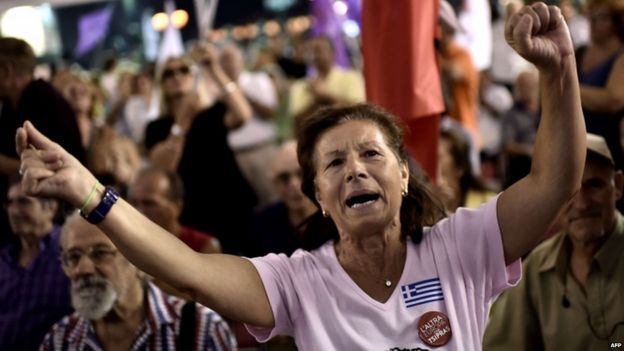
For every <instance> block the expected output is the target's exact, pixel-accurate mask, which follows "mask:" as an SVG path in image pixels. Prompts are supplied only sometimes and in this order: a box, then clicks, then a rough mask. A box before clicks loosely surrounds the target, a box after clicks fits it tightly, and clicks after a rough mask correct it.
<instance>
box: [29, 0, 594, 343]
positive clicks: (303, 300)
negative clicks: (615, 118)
mask: <svg viewBox="0 0 624 351" xmlns="http://www.w3.org/2000/svg"><path fill="white" fill-rule="evenodd" d="M506 35H507V39H508V42H509V43H510V44H511V45H512V47H513V48H514V49H515V50H516V51H517V52H518V53H519V54H520V55H522V56H523V57H525V58H526V59H527V60H529V61H531V62H533V63H534V64H535V65H536V66H537V67H538V69H539V71H540V82H541V94H542V122H541V125H540V129H539V132H538V137H537V141H536V145H535V156H534V160H533V167H532V169H531V173H530V174H529V175H528V176H527V177H526V178H524V179H522V180H521V181H519V182H518V183H516V184H515V185H513V186H512V187H510V188H509V189H507V190H506V191H505V192H504V193H502V194H500V195H499V196H498V197H496V198H495V199H493V200H491V201H490V202H488V203H486V204H485V205H484V206H482V207H481V208H480V209H478V210H464V209H460V210H458V211H457V212H456V213H455V214H454V215H452V216H450V217H449V218H447V219H444V220H441V221H440V222H438V223H436V224H435V225H433V226H432V227H426V226H427V225H431V224H433V223H432V222H433V221H434V220H435V219H436V217H437V216H436V213H439V211H438V210H437V209H436V207H435V204H434V203H433V201H432V200H431V198H430V197H428V195H427V193H426V191H424V187H423V186H422V185H421V184H419V183H418V182H417V181H416V180H415V178H414V177H413V175H412V174H411V172H410V170H409V167H408V161H407V156H406V154H405V152H404V150H403V147H402V145H401V143H400V140H401V136H400V130H399V128H398V127H397V126H396V124H394V122H393V119H392V117H391V116H389V115H388V114H386V113H385V112H382V111H380V110H378V109H376V108H373V107H371V106H368V105H357V106H351V107H344V108H330V109H326V110H322V111H319V112H318V114H316V115H315V116H313V117H310V119H309V120H307V121H304V123H303V129H302V130H301V131H300V132H299V137H300V140H299V147H298V157H299V160H300V163H301V167H302V189H303V191H304V192H305V193H306V195H308V196H309V197H310V198H311V199H312V200H313V201H315V202H316V204H317V205H318V206H319V208H320V213H319V214H317V215H315V216H314V217H313V218H312V219H311V221H310V222H308V224H307V226H306V229H305V230H306V233H307V235H306V238H307V239H315V240H312V242H311V245H313V246H312V248H313V247H317V248H316V249H313V250H311V251H305V250H299V251H297V252H296V253H294V254H293V255H292V256H291V257H286V256H284V255H268V256H266V257H263V258H256V259H252V260H248V259H244V258H240V257H235V256H228V255H218V254H212V255H202V254H198V253H195V252H193V251H192V250H190V249H189V248H188V247H186V246H185V245H184V244H182V243H181V242H180V241H179V240H177V239H176V238H175V237H174V236H172V235H169V234H168V233H166V232H165V231H164V230H163V229H161V228H160V227H158V226H156V225H155V224H153V223H152V222H150V221H148V220H147V219H146V218H144V217H143V216H142V215H141V214H140V213H139V212H137V211H136V210H135V209H134V208H132V207H131V206H130V205H129V204H128V203H127V202H125V201H124V200H121V199H119V200H118V199H117V197H116V196H115V193H114V191H112V190H111V189H105V188H103V187H102V186H100V185H98V184H97V182H96V180H95V178H94V177H93V175H91V174H90V173H89V172H88V171H87V170H86V169H85V168H84V167H82V166H81V165H80V164H79V163H78V161H76V159H74V158H73V157H72V156H71V155H69V154H68V153H67V152H65V151H64V150H63V149H62V148H60V146H58V145H57V144H55V143H52V142H51V141H50V140H48V139H47V138H46V137H45V136H43V135H41V134H40V133H39V132H38V131H37V130H36V129H35V128H34V127H33V126H32V125H31V124H30V123H26V124H25V125H24V127H23V128H20V129H19V130H18V134H17V145H18V149H19V150H18V151H19V152H20V154H21V159H22V164H21V173H22V174H23V177H24V179H23V186H24V189H26V191H27V192H28V193H29V194H31V195H40V196H55V197H60V198H63V199H65V200H67V201H69V202H70V203H72V204H74V205H76V206H77V207H80V208H81V212H82V213H83V215H84V216H85V218H86V219H87V220H88V221H90V222H92V223H94V224H98V226H99V227H100V229H102V230H103V231H104V232H105V233H107V235H109V236H110V238H111V239H112V240H113V241H114V243H115V244H116V245H117V247H118V248H119V250H120V251H121V252H122V253H123V254H124V255H125V256H126V257H127V258H128V259H129V260H130V261H131V262H133V263H134V264H135V265H137V266H138V267H139V268H141V269H142V270H144V271H146V272H147V273H149V274H151V275H153V276H155V277H158V278H160V279H162V280H163V281H166V282H168V283H170V284H172V285H173V286H176V287H179V288H180V289H182V290H185V291H186V292H188V293H189V294H190V295H191V296H193V297H194V298H196V299H197V300H198V301H200V302H201V303H203V304H205V305H206V306H209V307H211V308H213V309H214V310H216V311H217V312H219V313H221V314H222V315H224V316H226V317H229V318H230V319H232V320H238V321H242V322H245V323H247V324H248V325H250V326H253V327H249V329H250V331H251V332H252V333H253V334H254V335H255V336H256V338H258V339H259V340H265V339H268V338H271V337H272V336H273V335H276V334H290V335H294V336H295V339H296V341H297V344H298V346H299V348H300V349H301V350H336V349H340V350H359V349H372V350H391V349H392V350H403V349H410V350H414V349H416V350H424V349H430V348H433V347H440V346H442V347H444V348H446V349H463V350H474V349H480V347H481V336H482V332H483V328H484V325H485V320H486V316H487V307H488V303H489V302H490V299H491V298H492V297H493V296H495V295H496V294H497V293H498V292H500V291H501V290H502V289H504V288H505V287H506V286H508V285H510V284H513V283H514V282H515V281H516V280H517V279H518V278H519V273H520V272H519V262H518V260H519V258H520V257H521V256H522V255H523V254H525V253H527V252H528V251H529V250H530V249H531V248H533V247H534V246H535V244H536V242H537V241H538V240H539V239H540V237H541V236H542V233H543V232H545V231H546V229H547V228H548V226H549V224H550V223H551V221H552V220H553V219H554V217H555V215H556V213H557V211H558V210H559V208H560V207H561V206H562V205H563V204H564V203H565V201H566V200H567V199H569V198H570V197H571V196H572V194H574V192H575V191H577V189H578V187H579V184H580V178H581V173H582V168H583V167H582V165H583V158H584V155H585V150H586V149H585V130H584V125H583V119H582V115H581V107H580V100H579V87H578V82H577V76H576V68H575V62H574V55H573V49H572V43H571V41H570V37H569V34H568V31H567V27H566V25H565V22H564V21H563V19H562V17H561V14H560V12H559V10H558V9H557V8H556V7H552V6H550V7H548V6H546V5H544V4H543V3H537V4H533V5H531V6H527V7H524V8H523V9H521V10H520V11H519V12H518V13H516V14H515V15H513V16H511V17H510V18H509V20H508V22H507V31H506ZM414 137H417V136H414ZM432 152H435V150H433V151H432ZM206 157H207V162H210V153H207V156H206ZM94 184H95V185H94ZM85 199H86V200H85ZM207 201H208V199H207ZM206 215H207V216H209V215H210V213H206Z"/></svg>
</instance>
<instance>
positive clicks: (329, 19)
mask: <svg viewBox="0 0 624 351" xmlns="http://www.w3.org/2000/svg"><path fill="white" fill-rule="evenodd" d="M311 5H312V15H313V16H314V19H315V22H314V26H313V27H312V33H313V34H314V35H325V36H327V37H329V39H331V41H332V42H333V44H334V49H335V58H336V64H338V65H339V66H343V67H349V66H350V64H349V58H348V57H347V46H346V45H345V42H344V39H343V34H342V23H343V22H344V18H340V17H339V16H338V15H336V12H334V7H333V1H331V0H315V1H313V2H312V4H311ZM341 17H342V16H341Z"/></svg>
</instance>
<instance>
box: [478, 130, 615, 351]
mask: <svg viewBox="0 0 624 351" xmlns="http://www.w3.org/2000/svg"><path fill="white" fill-rule="evenodd" d="M623 185H624V175H622V172H621V171H619V170H617V169H616V168H615V166H614V162H613V157H612V156H611V152H610V151H609V149H608V147H607V144H606V142H605V140H604V139H603V138H602V137H600V136H597V135H593V134H588V136H587V159H586V161H585V170H584V173H583V179H582V183H581V190H580V191H579V192H578V193H577V194H576V195H575V196H574V197H573V198H572V199H570V201H569V202H568V204H567V205H566V206H565V207H564V209H563V212H562V214H561V217H560V219H561V225H562V227H563V230H562V232H561V233H560V234H558V235H556V236H555V237H553V238H551V239H549V240H547V241H546V242H544V243H542V244H541V245H540V246H538V247H537V248H536V249H535V250H534V251H533V252H532V253H531V254H530V255H529V256H528V258H527V259H526V261H525V263H524V271H525V273H524V278H523V279H522V280H521V281H520V283H519V284H518V286H516V287H515V288H512V289H509V290H508V291H506V292H505V293H503V295H501V297H500V298H499V299H498V301H497V302H496V303H495V304H494V306H493V309H492V315H491V318H490V321H489V324H488V327H487V329H486V332H485V337H484V344H483V350H486V351H489V350H545V351H549V350H607V349H609V348H610V347H611V346H612V345H614V346H615V345H620V346H621V345H622V343H624V299H623V298H622V293H623V289H624V259H623V258H622V251H624V217H623V216H622V214H620V213H619V212H618V211H617V210H616V208H615V203H616V201H617V200H618V199H619V198H620V197H621V196H622V186H623Z"/></svg>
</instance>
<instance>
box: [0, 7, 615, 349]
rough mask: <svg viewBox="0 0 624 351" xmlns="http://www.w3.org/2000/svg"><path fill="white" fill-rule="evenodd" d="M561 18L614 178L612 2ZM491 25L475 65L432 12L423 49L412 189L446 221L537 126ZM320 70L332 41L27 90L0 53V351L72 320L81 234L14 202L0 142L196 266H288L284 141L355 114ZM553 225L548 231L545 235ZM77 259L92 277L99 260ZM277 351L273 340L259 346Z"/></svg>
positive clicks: (67, 77) (116, 70)
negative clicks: (61, 159)
mask: <svg viewBox="0 0 624 351" xmlns="http://www.w3.org/2000/svg"><path fill="white" fill-rule="evenodd" d="M447 5H448V4H447ZM578 5H579V4H578V2H576V1H571V0H561V2H560V7H561V9H562V12H563V15H564V17H565V19H566V21H567V23H568V26H569V28H570V33H571V37H572V40H573V43H574V46H575V49H576V55H577V56H576V58H577V66H578V73H579V80H580V83H581V100H582V106H583V110H584V115H585V121H586V126H587V130H588V132H590V133H593V134H597V135H600V136H602V137H604V139H605V140H606V143H607V144H608V146H609V149H610V154H611V155H612V160H613V163H614V165H615V167H616V169H621V168H622V162H624V123H622V118H621V117H622V116H624V89H622V86H624V2H622V1H619V0H588V1H587V3H586V4H585V5H586V6H578ZM511 6H513V5H511ZM457 9H458V10H461V7H458V8H457ZM493 10H494V11H493V13H492V22H491V29H492V52H493V56H492V58H491V60H492V63H491V65H490V66H489V67H486V68H479V67H478V65H477V64H476V63H475V58H474V57H473V55H472V54H471V52H470V50H469V49H467V48H466V47H465V46H462V44H461V42H460V41H459V40H457V37H458V33H459V34H461V33H462V32H463V31H464V28H462V27H461V25H458V24H457V23H456V22H454V21H449V20H448V18H449V16H450V17H451V18H452V17H454V14H452V12H453V11H455V10H454V9H453V8H452V7H451V6H442V8H441V10H440V33H441V36H440V38H439V42H438V45H437V48H438V55H439V63H440V73H441V78H442V86H443V95H444V101H445V106H446V111H445V112H444V114H443V118H442V128H441V131H442V132H441V135H440V142H439V148H438V150H437V154H438V171H437V174H436V175H435V176H434V175H426V174H424V173H423V177H427V176H429V177H430V179H429V183H430V184H431V187H432V189H433V191H434V192H435V193H437V195H438V196H439V197H440V199H441V200H442V202H443V203H444V205H445V206H446V209H447V211H448V212H449V213H452V212H454V211H455V210H456V209H457V208H459V207H478V206H479V205H481V204H482V203H484V202H485V201H486V200H487V199H489V198H491V197H492V196H495V195H496V194H497V193H498V192H499V191H501V190H503V189H505V188H507V187H508V186H510V185H511V184H513V183H514V182H516V181H517V180H519V179H521V178H522V177H524V176H525V175H526V174H528V172H529V170H530V167H531V159H532V151H533V146H534V142H535V138H536V131H537V125H538V123H539V115H540V101H539V94H538V93H539V89H540V82H539V80H538V73H537V70H536V69H535V68H534V67H532V66H531V65H530V64H528V63H527V62H526V61H524V60H523V59H522V58H521V57H519V56H518V55H517V54H515V52H513V50H511V49H510V48H509V47H508V46H507V44H506V43H505V40H504V17H505V14H504V13H502V12H504V11H501V13H498V11H497V10H498V8H497V7H494V8H493ZM334 57H335V52H334V47H333V44H332V41H331V40H330V39H329V38H327V37H323V36H316V37H305V36H302V37H296V38H288V37H275V38H270V39H269V40H268V41H267V43H266V45H265V46H264V47H262V48H260V49H257V48H254V50H247V48H246V47H244V46H242V45H240V44H238V43H236V42H212V43H208V42H206V43H202V44H196V45H194V46H193V47H191V48H189V50H188V52H187V54H185V55H183V56H180V57H170V58H168V59H167V60H166V61H165V62H164V63H163V64H162V65H160V66H158V65H156V64H154V63H149V62H146V63H140V64H135V65H131V66H128V65H124V63H123V62H118V61H117V60H116V59H115V58H110V59H108V60H106V62H105V64H104V65H103V66H102V67H101V68H98V69H93V70H89V71H87V70H82V69H79V68H76V67H75V66H68V68H64V69H59V70H57V71H56V72H54V74H53V75H52V76H51V77H49V79H47V80H44V79H38V78H35V77H33V75H32V72H33V70H34V68H35V65H36V59H35V57H34V55H33V53H32V49H30V48H29V47H28V44H26V43H25V42H23V41H21V40H18V39H13V38H0V97H1V98H2V99H3V100H2V104H1V105H0V106H1V110H0V135H1V136H0V199H1V200H2V203H3V204H4V206H3V208H2V211H1V213H0V244H1V247H2V249H1V251H0V349H2V350H5V349H6V350H9V349H10V350H19V349H24V350H34V349H37V347H38V345H39V344H40V343H41V341H42V340H43V338H44V336H45V335H46V334H47V333H48V331H49V329H50V328H51V327H52V325H53V324H54V323H56V322H57V321H59V320H61V318H62V317H64V316H66V315H68V314H70V313H72V310H77V311H78V307H77V305H76V303H75V301H78V300H79V298H78V297H77V296H82V295H81V293H80V289H78V288H76V287H77V286H78V285H79V284H78V283H76V282H77V281H78V282H79V281H80V280H79V279H78V278H79V276H80V274H77V272H78V270H79V269H80V267H81V266H82V264H81V263H80V262H82V261H81V259H80V255H78V256H76V255H74V256H72V255H71V251H69V254H68V252H66V251H64V249H63V248H67V247H69V246H68V245H70V243H72V242H73V241H76V240H78V239H77V238H76V236H75V235H72V232H75V231H76V230H77V229H76V228H77V227H79V226H81V225H82V224H80V223H76V222H77V221H75V220H72V217H71V216H72V215H71V212H72V211H73V209H71V208H68V206H67V205H66V204H63V203H58V202H57V201H56V200H51V199H37V198H30V197H28V196H26V195H24V194H23V193H22V191H21V189H20V187H19V186H18V181H19V178H18V169H19V160H18V158H17V154H16V151H15V141H14V140H15V139H14V134H15V130H16V128H17V127H18V126H19V125H21V124H22V123H23V121H24V120H26V119H27V120H30V121H31V122H32V123H33V124H34V125H35V126H37V128H38V129H40V130H41V131H42V132H44V133H45V134H46V135H48V136H49V137H50V138H51V139H53V140H54V141H55V142H57V143H59V144H61V145H62V146H63V147H64V148H66V149H67V150H68V151H70V152H71V153H72V154H73V155H74V156H75V157H76V158H78V159H79V160H81V161H82V162H83V163H84V164H86V165H87V166H88V168H89V169H90V170H91V171H92V172H93V173H94V174H96V175H97V177H98V179H99V181H100V183H101V184H104V185H111V186H114V187H116V188H117V189H118V191H119V192H120V194H122V196H124V197H125V198H126V199H127V200H128V201H129V202H130V203H131V204H132V205H133V206H135V207H136V208H137V209H138V210H139V211H140V212H142V213H143V214H144V215H145V216H147V217H148V218H150V219H151V220H152V221H154V222H155V223H157V224H158V225H160V226H162V227H163V228H165V229H166V230H167V231H169V232H171V233H172V234H173V235H176V236H178V237H179V238H180V239H181V240H182V241H184V242H185V243H186V244H187V245H189V246H190V247H191V248H193V249H195V250H196V251H199V252H205V253H215V252H224V253H229V254H234V255H244V256H247V257H254V256H260V255H266V254H268V253H284V254H287V255H290V254H292V253H293V252H294V251H295V250H296V249H298V248H300V247H302V245H304V243H303V242H302V240H301V238H300V237H299V236H298V233H297V227H298V226H299V225H300V224H301V223H303V222H304V221H305V219H306V218H307V217H308V216H310V215H311V214H313V213H315V212H316V211H317V208H316V207H315V206H314V204H313V203H312V201H310V200H309V199H308V198H306V196H305V195H303V193H302V192H301V189H300V187H301V172H300V169H299V164H298V161H297V155H296V145H297V144H296V143H297V141H296V140H294V139H293V135H294V132H293V131H294V129H295V128H297V125H298V124H299V123H300V122H301V121H302V120H305V118H307V116H310V115H311V114H312V113H314V112H315V111H317V110H318V109H319V108H321V107H323V106H330V105H336V104H353V103H357V102H363V101H365V100H366V96H365V85H364V84H365V82H364V79H363V75H362V72H361V71H360V70H359V69H358V68H345V67H341V66H339V65H337V64H336V62H335V59H334ZM128 67H132V68H128ZM135 67H140V68H138V69H137V68H135ZM432 69H434V68H432ZM415 137H417V135H416V136H415ZM432 152H436V151H435V150H432ZM414 164H415V167H418V164H417V162H415V163H414ZM553 166H554V167H556V165H553ZM618 208H621V207H619V206H618ZM66 216H70V217H69V219H68V220H67V222H66V223H65V220H64V218H65V217H66ZM560 227H561V225H557V224H555V225H554V228H553V231H552V232H553V233H555V232H556V231H557V230H558V228H560ZM82 230H83V231H89V230H88V229H85V228H82ZM93 235H94V236H97V233H95V234H93ZM61 237H63V238H64V239H62V238H61ZM72 240H73V241H72ZM94 250H97V249H94ZM82 254H85V255H88V256H89V257H90V258H91V260H92V261H93V263H94V264H95V265H97V263H98V262H100V261H101V262H104V261H105V260H106V259H107V257H109V256H112V255H114V252H109V251H106V250H105V249H102V250H100V252H98V251H92V252H89V253H82ZM59 256H61V257H62V258H63V259H62V260H61V262H59V260H58V257H59ZM120 264H121V263H120ZM126 265H129V263H127V262H126ZM73 268H75V270H72V269H73ZM85 269H86V268H85ZM123 269H129V268H127V267H126V266H124V268H123ZM119 270H122V269H121V268H119ZM96 271H97V270H96ZM68 272H72V273H71V274H70V273H68ZM124 272H125V271H124ZM620 273H621V272H620ZM85 274H86V273H85ZM102 274H103V275H104V276H106V275H107V274H110V275H111V276H113V275H114V274H115V272H112V273H102ZM120 274H121V273H120ZM124 274H126V276H127V277H130V276H132V277H135V276H139V277H140V279H141V281H144V280H145V281H149V282H150V283H149V284H150V285H148V288H146V291H148V292H153V294H151V295H150V299H153V301H152V300H150V301H152V303H153V304H156V305H159V306H160V305H162V306H161V307H162V308H171V309H174V310H175V309H176V308H177V309H178V310H179V311H181V309H182V308H183V305H184V306H186V305H185V304H184V303H183V302H180V301H182V300H175V301H174V300H167V299H168V297H167V296H169V295H171V296H178V297H179V298H181V299H186V298H191V297H189V296H186V295H185V292H184V291H179V290H176V289H175V288H173V287H171V286H167V285H166V284H164V283H161V282H159V281H154V280H152V279H150V278H149V277H143V276H141V274H140V272H134V271H132V272H130V273H128V272H125V273H124ZM70 280H71V284H70V282H69V281H70ZM131 280H132V279H130V282H129V281H128V279H125V280H124V279H122V278H121V277H119V276H115V277H114V278H112V281H113V287H114V288H113V289H115V288H117V289H120V290H121V289H130V288H129V286H131V285H132V284H138V283H137V282H131ZM216 283H217V284H218V282H216ZM152 284H153V285H152ZM70 285H71V288H70ZM16 291H19V293H18V294H16ZM118 294H119V296H125V295H123V293H120V292H119V291H118ZM160 294H165V295H162V296H161V295H160ZM155 301H156V302H155ZM113 303H114V302H111V304H113ZM78 305H80V303H78ZM171 306H173V307H171ZM196 313H199V314H201V315H202V316H204V319H205V320H204V319H202V321H204V322H203V323H214V324H215V325H216V326H217V327H215V328H216V329H217V332H215V334H211V337H214V338H215V339H218V338H221V339H228V338H232V337H234V338H236V339H237V341H238V345H239V346H241V347H256V346H257V345H256V344H255V343H254V342H253V341H252V340H251V339H250V337H249V336H248V335H247V334H246V332H245V331H244V329H243V328H242V326H241V325H237V324H236V323H231V324H230V328H231V330H230V329H227V327H224V328H221V327H220V323H223V321H220V319H218V318H217V317H215V316H212V315H210V313H212V312H210V311H207V310H203V309H202V308H201V306H199V305H198V307H197V311H196ZM87 315H88V313H87ZM183 315H184V313H183V312H180V313H179V317H180V319H183ZM35 316H36V318H35ZM94 316H95V317H93V318H94V319H97V318H102V316H101V315H98V314H97V313H96V314H94ZM96 317H97V318H96ZM87 319H88V318H87ZM26 321H27V322H26ZM178 322H180V321H178ZM72 323H81V322H80V320H79V319H75V320H74V319H72V318H69V319H64V320H63V322H61V325H60V326H59V325H57V326H55V328H69V326H72V327H73V324H72ZM215 328H213V329H215ZM220 328H221V329H220ZM59 330H62V329H56V334H59V333H61V332H60V331H59ZM230 333H231V334H230ZM56 334H52V335H48V336H47V337H46V343H47V344H46V343H44V345H43V346H42V347H43V348H44V349H56V348H55V347H56V346H55V343H59V342H60V341H58V340H55V339H53V338H54V335H56ZM165 334H166V333H164V332H163V335H165ZM59 335H60V334H59ZM110 335H113V334H110ZM232 335H233V336H232ZM57 336H58V335H57ZM51 338H52V339H51ZM620 341H622V340H620ZM100 342H103V341H101V340H100ZM163 342H164V341H163ZM226 344H229V345H230V346H231V345H235V344H236V341H232V342H231V343H228V342H224V343H223V345H226ZM46 345H47V346H46ZM289 345H290V344H289V342H288V340H277V341H274V342H273V345H272V346H271V347H272V349H273V348H274V349H281V348H284V349H286V348H288V347H291V346H289ZM262 347H266V346H262ZM214 349H219V348H214ZM223 349H227V347H226V346H223ZM502 349H509V348H505V347H503V348H502Z"/></svg>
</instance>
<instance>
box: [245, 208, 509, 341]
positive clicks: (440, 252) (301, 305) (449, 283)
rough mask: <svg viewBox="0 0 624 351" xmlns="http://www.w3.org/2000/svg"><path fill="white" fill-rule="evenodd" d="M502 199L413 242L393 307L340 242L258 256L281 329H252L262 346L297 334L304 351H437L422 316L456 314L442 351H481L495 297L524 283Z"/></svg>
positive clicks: (459, 214)
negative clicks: (510, 255)
mask: <svg viewBox="0 0 624 351" xmlns="http://www.w3.org/2000/svg"><path fill="white" fill-rule="evenodd" d="M497 199H498V197H495V198H493V199H491V200H490V201H488V202H487V203H486V204H484V205H482V206H481V207H480V208H479V209H477V210H469V209H463V208H462V209H459V210H458V211H457V212H456V213H455V214H454V215H452V216H450V217H449V218H447V219H444V220H442V221H440V222H439V223H437V224H436V225H435V226H433V227H431V228H426V229H425V232H424V235H423V240H422V242H421V243H420V244H418V245H415V244H413V243H412V242H411V241H410V240H408V244H407V258H406V261H405V268H404V270H403V274H402V276H401V279H400V280H399V282H398V284H397V285H396V287H395V288H394V292H393V293H392V295H391V296H390V298H389V299H388V301H386V302H385V303H380V302H378V301H376V300H374V299H372V298H370V297H369V296H368V295H367V294H366V293H364V292H363V291H362V290H361V289H360V288H359V287H358V286H357V285H356V284H355V283H354V282H353V281H352V280H351V279H350V277H349V276H348V275H347V273H346V272H345V271H344V269H343V268H342V267H341V266H340V264H339V262H338V259H337V257H336V253H335V250H334V243H333V242H328V243H326V244H325V245H323V246H321V247H320V248H318V249H317V250H314V251H311V252H307V251H303V250H298V251H296V252H295V253H294V254H293V255H292V256H291V257H290V258H289V257H287V256H285V255H283V254H280V255H275V254H270V255H268V256H265V257H259V258H254V259H251V262H252V263H253V264H254V266H255V267H256V269H257V270H258V273H259V274H260V277H261V278H262V282H263V284H264V287H265V289H266V292H267V295H268V297H269V301H270V303H271V308H272V310H273V316H274V317H275V327H274V328H273V329H265V328H258V327H254V326H247V328H248V330H249V332H250V333H251V334H252V335H254V336H255V337H256V339H257V340H258V341H261V342H262V341H266V340H268V339H270V338H272V337H273V336H275V335H291V336H294V338H295V340H296V342H297V346H298V347H299V350H379V351H382V350H384V351H385V350H396V349H398V350H403V349H408V350H413V349H417V350H418V348H419V347H420V348H421V349H422V350H429V349H433V348H432V347H430V346H427V344H425V343H424V342H423V341H422V340H421V339H420V337H419V334H418V322H419V319H420V317H421V316H422V315H423V314H424V313H426V312H430V311H437V312H442V313H444V314H445V315H447V316H448V318H449V321H450V326H451V330H452V337H451V339H450V340H449V342H448V343H447V344H446V345H444V346H442V347H439V348H435V349H436V350H480V349H481V340H482V336H483V332H484V328H485V324H486V320H487V315H488V310H489V305H490V302H491V300H492V298H493V297H495V296H496V295H497V294H499V293H500V292H501V291H502V290H503V289H505V288H507V287H509V286H511V285H514V284H515V283H517V281H518V280H519V279H520V275H521V263H520V260H518V261H516V262H514V263H512V264H511V265H509V266H508V267H505V259H504V255H503V246H502V241H501V235H500V228H499V226H498V221H497V217H496V201H497Z"/></svg>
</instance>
